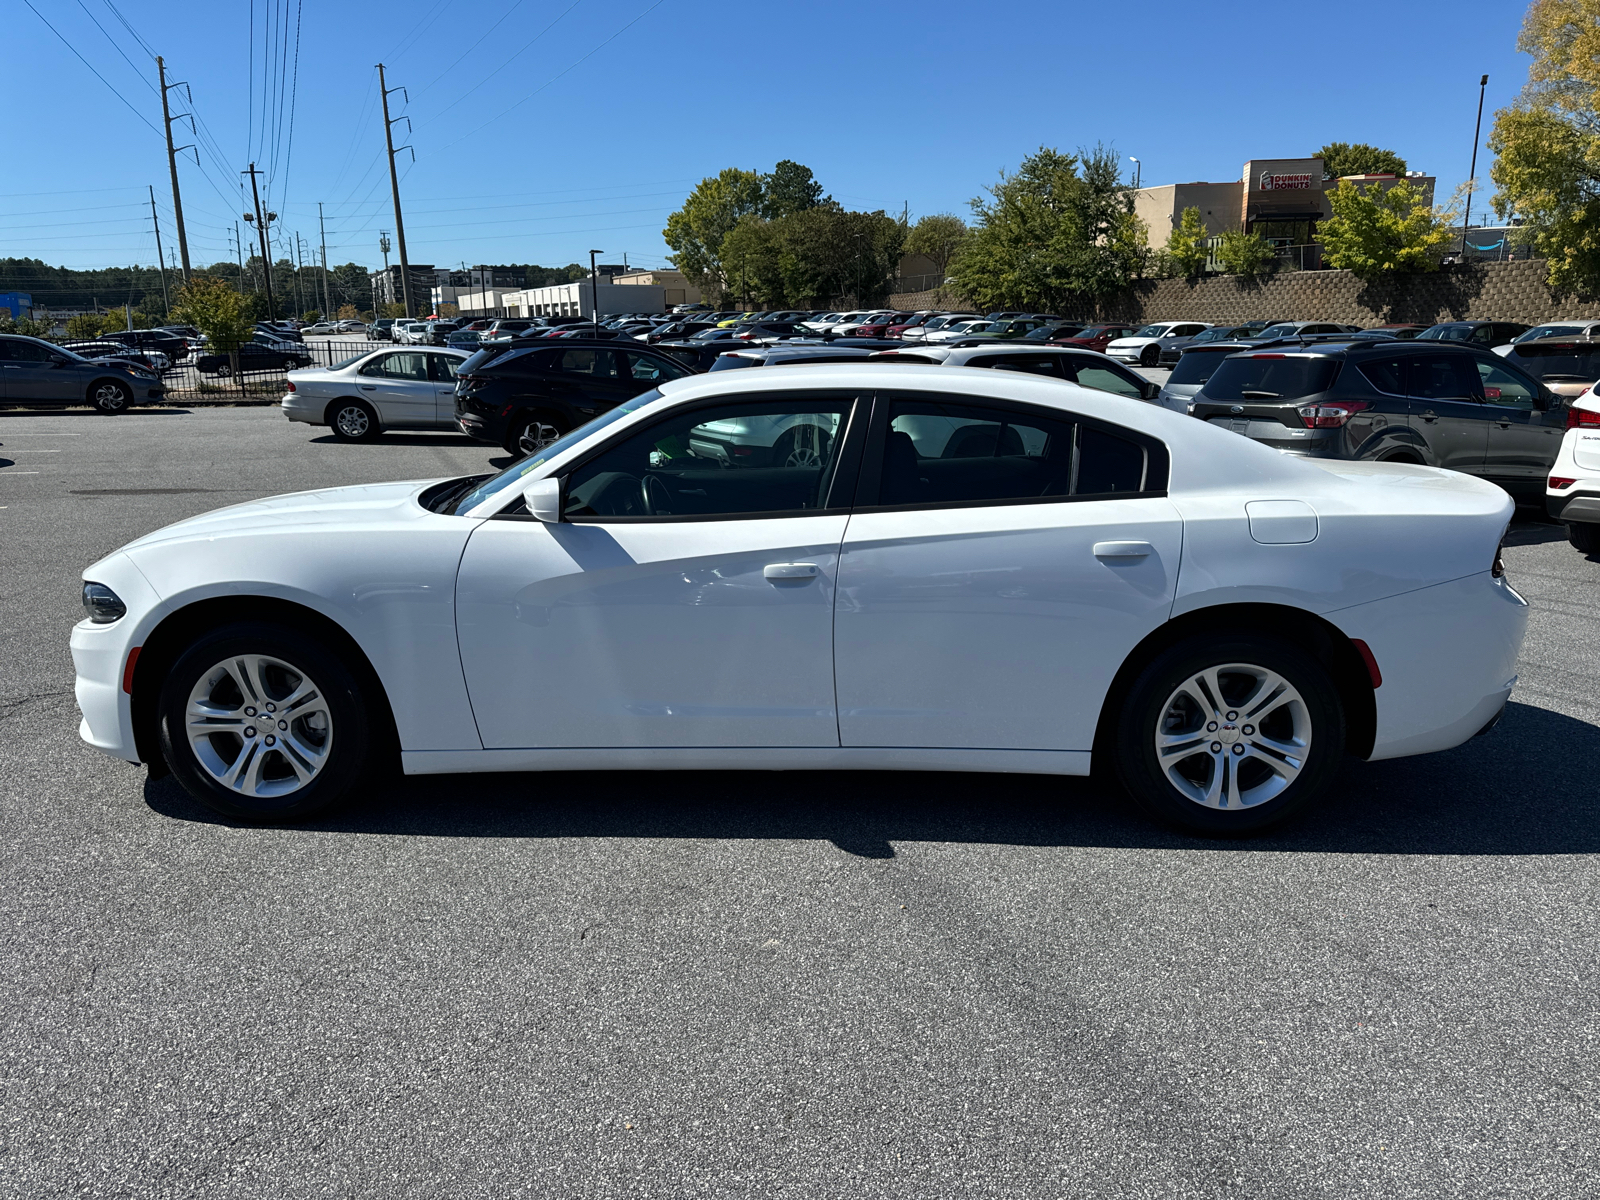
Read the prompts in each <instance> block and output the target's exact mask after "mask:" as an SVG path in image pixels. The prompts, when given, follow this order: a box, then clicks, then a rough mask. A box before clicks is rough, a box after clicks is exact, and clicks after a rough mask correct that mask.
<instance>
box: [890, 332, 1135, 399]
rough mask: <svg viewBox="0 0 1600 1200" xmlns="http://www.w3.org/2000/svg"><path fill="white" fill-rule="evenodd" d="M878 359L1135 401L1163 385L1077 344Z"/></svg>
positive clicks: (930, 350) (949, 349)
mask: <svg viewBox="0 0 1600 1200" xmlns="http://www.w3.org/2000/svg"><path fill="white" fill-rule="evenodd" d="M872 361H873V362H881V363H889V364H894V363H899V364H902V365H913V364H919V363H921V364H933V365H937V366H945V367H987V368H990V369H991V370H996V371H1018V372H1021V373H1023V374H1026V375H1038V376H1041V377H1042V378H1045V379H1057V380H1061V381H1062V382H1064V383H1075V384H1077V385H1078V386H1079V387H1086V388H1092V389H1094V390H1095V391H1097V392H1110V393H1111V394H1112V395H1113V396H1125V397H1127V398H1128V399H1130V400H1154V399H1155V397H1156V395H1157V392H1158V391H1159V387H1158V385H1156V384H1154V383H1151V382H1150V381H1148V380H1146V379H1142V378H1140V377H1139V376H1138V375H1136V374H1134V373H1133V372H1132V371H1130V370H1129V369H1128V368H1127V367H1125V366H1123V365H1122V364H1121V363H1119V362H1117V361H1116V360H1115V359H1114V358H1111V357H1109V356H1107V355H1104V354H1100V353H1098V352H1096V351H1094V350H1082V349H1078V348H1077V347H1067V346H1023V345H1020V344H1012V345H1003V344H1002V345H997V344H995V343H993V342H979V343H977V344H975V345H971V346H962V345H954V346H950V345H945V346H914V347H907V348H905V349H900V350H884V351H881V352H879V353H877V354H874V355H873V356H872Z"/></svg>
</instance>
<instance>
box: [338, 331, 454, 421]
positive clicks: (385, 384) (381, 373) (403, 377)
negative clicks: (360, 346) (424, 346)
mask: <svg viewBox="0 0 1600 1200" xmlns="http://www.w3.org/2000/svg"><path fill="white" fill-rule="evenodd" d="M428 358H429V355H428V354H427V353H426V352H425V351H422V350H391V351H389V353H387V354H380V355H378V356H377V357H376V358H372V359H369V360H368V361H366V362H364V363H362V364H361V369H360V370H359V371H358V372H356V386H357V387H358V388H359V389H360V391H361V396H362V399H364V400H366V401H367V402H368V403H370V404H371V405H372V406H373V407H374V408H376V409H377V410H378V421H379V423H380V424H382V425H383V426H384V427H385V428H389V429H406V428H409V429H424V428H427V427H428V426H431V425H433V424H435V422H436V420H437V417H436V415H435V414H436V413H437V411H438V403H439V401H438V395H437V392H438V389H439V387H440V384H439V383H438V382H436V381H435V380H434V379H432V378H431V377H430V372H429V368H428Z"/></svg>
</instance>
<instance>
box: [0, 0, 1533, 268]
mask: <svg viewBox="0 0 1600 1200" xmlns="http://www.w3.org/2000/svg"><path fill="white" fill-rule="evenodd" d="M31 2H32V7H33V9H34V10H37V12H35V11H32V10H30V8H29V7H28V4H27V3H25V0H0V13H3V21H4V28H5V31H6V49H7V53H6V56H5V57H6V63H7V78H6V91H7V93H8V101H9V102H8V105H7V107H8V116H7V120H6V121H5V122H4V123H3V124H0V162H4V163H6V164H7V170H6V171H5V172H4V173H3V175H0V257H5V256H19V257H22V256H25V257H34V258H42V259H44V260H45V261H47V262H49V263H52V264H59V265H66V266H74V267H87V266H103V265H121V264H126V263H129V262H140V263H153V262H154V261H155V243H154V239H153V237H152V236H151V233H150V217H149V201H148V193H147V192H146V190H145V189H146V186H147V185H149V184H154V185H155V191H156V203H157V208H158V210H159V211H160V213H161V221H162V226H163V230H162V233H163V238H164V239H165V245H166V246H167V247H168V249H169V255H170V249H171V247H172V245H173V244H174V242H175V238H174V237H173V231H172V224H171V218H172V212H171V209H172V197H171V190H170V186H169V184H168V176H167V164H166V155H165V149H164V143H163V142H162V140H161V138H160V136H159V134H158V133H157V132H156V131H157V130H159V129H160V124H161V106H160V101H159V98H158V96H157V94H156V92H155V91H154V74H155V66H154V63H153V61H152V60H151V58H150V54H151V53H152V52H153V53H159V54H162V55H163V56H164V57H165V58H166V61H167V65H168V70H169V77H170V78H173V79H179V80H186V81H188V83H189V86H190V89H191V90H192V94H193V97H194V111H195V112H196V113H197V114H198V115H199V117H200V118H201V121H202V122H203V124H202V126H201V134H202V135H203V136H202V139H201V140H202V143H203V147H202V154H201V164H202V167H203V170H202V169H199V168H197V167H196V166H195V163H194V159H193V157H192V156H185V161H183V162H181V163H180V165H179V172H180V179H181V182H182V185H183V197H184V209H185V216H186V217H187V218H188V225H189V240H190V250H191V257H192V258H193V260H194V261H196V262H198V263H207V262H211V261H215V260H217V259H221V258H231V257H232V256H233V248H232V236H233V233H232V230H233V225H234V223H235V221H237V220H238V216H239V213H240V212H242V211H243V207H241V206H240V205H239V181H240V179H241V178H242V177H241V176H240V175H238V174H237V172H238V171H240V170H241V169H243V168H244V167H245V166H247V165H248V163H249V162H250V161H251V160H252V159H254V160H255V161H256V162H257V163H258V165H259V166H260V167H261V168H262V169H263V170H266V171H268V172H269V175H268V178H269V179H270V203H271V205H272V207H273V208H274V209H276V210H277V211H278V212H279V213H281V214H283V220H282V222H281V224H280V226H279V228H280V229H281V230H282V231H283V240H282V241H281V242H279V243H278V244H277V245H276V246H275V251H277V252H281V251H282V249H283V248H284V247H285V246H286V244H287V242H288V238H289V235H292V234H293V233H299V234H300V235H301V236H303V237H304V238H305V239H306V240H307V242H308V243H311V242H314V241H315V239H316V237H317V202H318V201H319V200H320V201H322V202H323V206H324V211H325V213H326V223H327V236H328V255H329V259H330V261H331V262H334V263H340V262H346V261H350V260H354V261H356V262H361V263H367V264H370V265H378V264H380V263H381V261H382V256H381V254H380V251H379V247H378V234H379V231H380V230H388V231H390V233H391V234H392V233H393V228H394V224H393V214H392V210H391V208H390V202H389V194H388V177H387V173H386V171H385V170H384V167H383V130H382V124H381V120H380V116H379V113H378V106H377V91H378V84H377V71H376V69H375V67H374V64H376V63H377V62H379V61H382V62H384V63H385V64H386V67H387V69H388V75H389V83H390V86H391V87H400V86H404V87H405V88H407V89H408V93H409V102H408V100H407V97H405V96H402V95H400V94H396V95H394V96H393V97H392V98H391V102H392V104H393V106H394V110H395V112H396V113H397V114H398V113H401V112H403V113H406V114H407V115H409V116H410V117H411V119H412V129H411V132H410V134H409V136H408V135H407V132H406V127H405V126H404V125H403V124H402V125H399V126H397V127H396V133H397V135H398V136H397V144H399V143H403V142H409V143H410V144H412V145H413V146H414V147H415V150H416V162H415V164H412V162H411V159H410V154H409V153H406V154H402V155H401V156H400V170H401V172H402V179H401V185H400V186H401V196H402V199H403V201H404V203H405V212H406V223H407V224H406V233H407V244H408V250H409V254H410V258H411V261H413V262H433V263H437V264H441V265H443V264H451V265H458V264H460V263H462V262H466V263H469V264H470V263H498V262H539V263H545V264H562V263H567V262H572V261H578V260H580V259H581V260H585V261H586V260H587V251H588V249H589V248H591V247H594V248H598V249H603V250H605V252H606V253H605V255H604V260H605V261H620V260H621V259H622V257H623V255H624V253H626V255H627V258H628V261H629V262H630V263H635V264H642V265H646V266H655V265H664V263H665V257H664V256H665V255H666V254H667V253H668V252H669V251H668V248H667V247H666V245H665V244H664V243H663V242H662V240H661V234H660V231H661V229H662V226H663V224H664V222H665V218H666V216H667V214H668V213H669V212H671V211H672V210H673V209H674V208H676V207H677V206H678V204H679V203H680V202H681V200H682V197H683V196H684V194H685V193H686V192H687V191H688V190H689V189H690V188H691V187H693V185H694V184H695V182H696V181H697V180H699V179H700V178H701V177H702V176H704V175H707V174H711V173H714V172H716V171H717V170H720V169H721V168H723V167H725V166H741V167H748V168H753V169H760V170H765V169H769V168H770V167H771V165H772V164H773V163H774V162H775V161H777V160H778V159H781V158H792V159H795V160H797V161H799V162H803V163H805V164H806V165H808V166H810V167H811V168H812V169H813V170H814V171H815V172H816V174H817V177H818V179H819V180H820V181H821V182H822V184H823V186H824V187H825V188H826V189H827V190H828V191H829V192H830V193H831V194H832V195H833V196H834V197H835V198H836V199H838V200H839V201H841V202H842V203H844V204H846V205H848V206H850V207H853V208H883V209H885V210H889V211H893V212H898V211H899V210H900V209H901V208H902V206H906V205H909V207H910V210H911V215H912V217H913V219H914V218H915V217H917V216H919V215H922V214H926V213H930V212H941V211H951V212H956V213H959V214H961V215H963V216H965V215H966V214H967V207H966V202H967V201H968V200H969V199H970V198H971V197H973V196H975V195H977V194H978V192H979V190H980V189H981V188H982V187H983V186H984V185H985V184H988V183H991V182H993V181H994V180H995V178H996V177H997V174H998V172H999V171H1000V170H1001V169H1002V168H1010V167H1014V166H1015V165H1016V164H1017V162H1018V161H1019V160H1020V159H1021V158H1022V157H1023V156H1024V155H1025V154H1027V153H1029V152H1031V151H1032V150H1034V149H1036V148H1038V147H1039V146H1040V145H1051V146H1058V147H1061V148H1063V149H1068V150H1070V149H1073V148H1076V147H1078V146H1083V145H1093V144H1095V143H1096V142H1104V143H1106V144H1107V145H1110V146H1114V147H1115V148H1116V150H1117V151H1118V152H1119V154H1120V155H1122V156H1123V160H1124V162H1125V164H1126V165H1127V166H1128V168H1129V170H1130V173H1131V170H1132V164H1131V163H1128V162H1127V156H1128V155H1137V156H1138V157H1139V158H1140V159H1141V160H1142V162H1143V180H1144V182H1145V183H1146V184H1152V183H1173V182H1184V181H1189V180H1202V179H1203V180H1222V179H1237V178H1238V177H1239V173H1240V168H1241V165H1242V164H1243V162H1244V161H1245V160H1246V159H1248V158H1267V157H1276V156H1283V157H1289V156H1295V155H1301V154H1309V153H1311V152H1312V151H1314V150H1315V149H1316V148H1317V147H1318V146H1320V145H1322V144H1323V143H1324V142H1326V141H1330V140H1340V141H1365V142H1373V143H1376V144H1378V145H1381V146H1386V147H1389V148H1391V149H1394V150H1396V151H1398V152H1399V153H1400V154H1401V155H1402V156H1404V157H1405V158H1406V159H1407V160H1408V162H1409V163H1410V165H1411V167H1412V168H1413V169H1420V170H1425V171H1427V172H1429V173H1430V174H1434V175H1437V176H1438V178H1439V193H1438V194H1439V198H1440V199H1441V200H1443V199H1446V198H1448V196H1449V195H1450V192H1451V190H1452V189H1453V188H1454V187H1455V185H1456V184H1458V183H1460V182H1461V181H1462V180H1464V179H1465V178H1466V176H1467V172H1468V161H1469V158H1470V155H1471V152H1472V122H1473V116H1474V111H1475V107H1476V104H1477V98H1478V77H1479V76H1480V75H1481V74H1483V73H1484V72H1487V73H1488V74H1489V76H1490V80H1489V90H1488V100H1487V103H1486V105H1485V112H1484V136H1485V139H1487V136H1488V129H1489V126H1490V122H1491V117H1492V113H1493V110H1494V109H1495V108H1497V107H1500V106H1502V105H1505V104H1508V103H1510V101H1511V100H1512V99H1513V98H1514V97H1515V96H1516V94H1517V92H1518V91H1519V90H1520V88H1521V87H1522V85H1523V83H1524V81H1525V79H1526V76H1527V59H1526V58H1525V57H1524V56H1523V55H1520V54H1518V53H1517V51H1516V46H1515V42H1516V35H1517V30H1518V28H1519V27H1520V24H1521V21H1522V16H1523V12H1524V7H1523V6H1522V5H1521V4H1520V3H1518V2H1517V0H1464V2H1455V3H1450V4H1441V3H1427V2H1423V0H1401V2H1400V3H1395V2H1393V0H1390V2H1388V3H1371V2H1367V0H1353V2H1347V3H1344V4H1342V5H1340V6H1338V8H1337V10H1336V11H1335V10H1330V9H1329V8H1327V7H1326V6H1294V5H1278V6H1270V5H1269V6H1267V7H1266V8H1263V6H1262V5H1261V4H1260V3H1259V2H1258V0H1257V2H1251V3H1239V4H1229V3H1212V4H1209V5H1194V4H1192V3H1183V4H1176V3H1175V4H1165V3H1154V2H1151V0H1147V2H1146V3H1144V4H1140V5H1135V6H1134V7H1132V8H1128V7H1124V6H1122V5H1106V4H1092V5H1091V4H1064V3H1054V4H1052V3H1045V4H1032V5H1025V6H1020V7H1018V8H1015V9H1010V10H1007V9H1003V8H1002V9H996V8H994V7H993V6H988V5H978V6H974V5H973V4H971V3H963V4H955V3H946V2H944V0H921V2H919V3H917V4H911V5H863V4H860V3H838V4H836V3H831V2H823V0H814V2H812V3H807V4H792V3H785V4H765V3H759V2H758V3H750V2H748V0H747V2H746V3H742V4H732V5H712V4H707V3H704V2H700V3H695V2H692V0H577V2H576V3H574V2H573V0H553V2H551V0H477V2H475V3H465V2H463V0H385V2H383V3H370V2H367V0H334V2H332V3H330V2H329V0H310V2H306V0H208V2H207V3H203V4H202V3H194V2H181V0H162V2H159V3H158V2H156V0H31ZM252 11H253V14H254V29H255V36H254V38H253V39H252V36H251V29H252ZM39 14H42V15H43V18H45V19H47V20H48V21H49V22H50V24H51V25H53V26H54V27H55V29H56V30H57V31H59V33H60V35H61V37H57V35H56V33H53V32H51V30H50V29H49V28H47V26H46V25H45V23H44V20H41V16H40V15H39ZM284 14H286V15H287V25H288V30H289V41H288V42H287V44H286V45H283V44H281V40H280V39H277V38H276V37H275V35H274V33H273V31H274V30H281V29H282V27H283V24H284V22H283V19H282V18H283V16H284ZM119 16H120V18H121V20H119ZM297 18H298V21H299V56H298V70H297V71H296V70H295V67H294V57H295V55H294V45H295V41H294V30H295V22H296V19H297ZM124 22H125V23H124ZM135 31H136V32H137V38H136V37H135ZM62 38H65V39H66V40H67V41H68V42H70V43H71V44H72V46H73V47H75V48H76V50H77V54H81V55H82V58H83V59H86V60H87V63H88V64H90V65H86V64H85V62H84V61H82V60H80V58H79V57H77V55H76V54H74V52H73V50H72V49H69V48H68V46H67V45H64V44H63V41H62ZM139 39H142V41H143V43H144V45H141V44H140V40H139ZM252 46H253V47H254V51H253V54H252ZM275 51H281V53H278V55H277V62H278V63H279V64H280V67H273V68H270V69H269V66H268V60H269V57H270V56H271V55H272V54H273V53H274V52H275ZM284 64H286V65H284ZM91 65H92V67H93V71H92V70H91ZM94 71H98V72H99V74H100V75H102V76H104V79H105V81H106V82H102V81H101V79H99V78H97V77H96V75H95V74H94V73H93V72H94ZM280 75H281V77H282V80H283V83H284V86H283V87H282V89H281V91H282V92H283V96H282V99H281V101H280V99H279V98H278V96H277V94H276V92H274V91H273V89H272V87H271V84H272V81H273V78H274V77H275V76H280ZM252 76H253V87H252ZM107 83H109V84H110V87H108V86H107ZM112 88H115V89H116V92H118V93H120V94H121V96H122V97H124V98H125V99H126V100H127V101H128V104H124V102H123V100H121V99H119V98H118V96H117V95H116V94H114V93H113V91H112V90H111V89H112ZM172 98H173V100H174V102H175V103H176V102H179V101H183V97H182V96H181V95H180V94H179V93H174V94H173V97H172ZM291 99H292V101H293V104H292V110H293V123H292V140H291V137H290V129H291V126H290V119H289V114H290V109H291V105H290V101H291ZM130 104H131V106H132V108H131V109H130V107H129V105H130ZM186 106H187V105H186V102H185V103H182V104H179V110H181V109H182V108H184V107H186ZM133 110H137V112H135V111H133ZM263 113H265V117H264V116H263ZM141 118H143V119H141ZM146 121H148V122H149V124H148V125H147V124H146V123H145V122H146ZM152 127H153V128H152ZM183 134H184V136H183V137H182V138H181V141H184V142H187V141H192V140H194V139H193V138H192V137H190V136H189V135H188V133H187V130H186V129H185V130H184V131H183ZM1488 165H1489V162H1488V155H1487V152H1485V151H1480V153H1479V160H1478V175H1479V179H1480V181H1481V186H1483V187H1484V188H1485V193H1484V195H1485V197H1486V196H1487V189H1488V187H1489V185H1488ZM1130 177H1131V176H1130ZM1479 203H1481V202H1479ZM1475 207H1477V206H1476V205H1475ZM246 232H247V233H248V230H246Z"/></svg>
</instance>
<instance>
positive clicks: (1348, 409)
mask: <svg viewBox="0 0 1600 1200" xmlns="http://www.w3.org/2000/svg"><path fill="white" fill-rule="evenodd" d="M1255 357H1257V358H1264V357H1266V356H1265V355H1259V354H1258V355H1256V356H1255ZM1368 407H1370V405H1368V404H1367V403H1366V402H1365V401H1362V400H1334V401H1331V402H1329V403H1327V404H1307V405H1306V406H1305V407H1304V408H1301V409H1299V410H1297V411H1298V412H1299V413H1300V420H1302V421H1303V422H1305V427H1306V428H1307V429H1338V428H1339V427H1340V426H1341V425H1343V424H1344V423H1345V422H1347V421H1348V420H1349V419H1350V418H1351V417H1353V416H1355V415H1356V414H1357V413H1358V412H1360V411H1361V410H1362V409H1364V408H1368Z"/></svg>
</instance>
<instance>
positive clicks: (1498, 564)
mask: <svg viewBox="0 0 1600 1200" xmlns="http://www.w3.org/2000/svg"><path fill="white" fill-rule="evenodd" d="M1501 549H1502V547H1500V546H1496V547H1495V548H1494V562H1493V563H1491V564H1490V565H1489V574H1491V575H1493V576H1494V577H1495V578H1496V579H1499V578H1500V577H1501V576H1502V575H1504V574H1505V573H1506V560H1505V559H1504V558H1502V557H1501V556H1500V551H1501Z"/></svg>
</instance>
